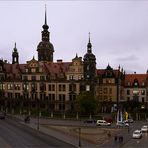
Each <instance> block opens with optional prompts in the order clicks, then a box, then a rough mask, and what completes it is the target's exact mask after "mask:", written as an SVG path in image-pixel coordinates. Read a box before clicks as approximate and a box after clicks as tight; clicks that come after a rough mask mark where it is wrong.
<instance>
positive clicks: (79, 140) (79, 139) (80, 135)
mask: <svg viewBox="0 0 148 148" xmlns="http://www.w3.org/2000/svg"><path fill="white" fill-rule="evenodd" d="M79 147H81V128H80V127H79Z"/></svg>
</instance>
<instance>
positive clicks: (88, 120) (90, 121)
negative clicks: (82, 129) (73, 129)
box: [84, 119, 96, 123]
mask: <svg viewBox="0 0 148 148" xmlns="http://www.w3.org/2000/svg"><path fill="white" fill-rule="evenodd" d="M84 123H96V120H95V119H87V120H85V121H84Z"/></svg>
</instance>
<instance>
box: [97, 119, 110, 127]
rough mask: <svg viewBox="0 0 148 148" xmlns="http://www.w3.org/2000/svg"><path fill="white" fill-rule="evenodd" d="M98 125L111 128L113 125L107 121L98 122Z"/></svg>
mask: <svg viewBox="0 0 148 148" xmlns="http://www.w3.org/2000/svg"><path fill="white" fill-rule="evenodd" d="M96 124H97V125H98V126H100V125H105V126H110V125H111V123H109V122H106V121H105V120H97V123H96Z"/></svg>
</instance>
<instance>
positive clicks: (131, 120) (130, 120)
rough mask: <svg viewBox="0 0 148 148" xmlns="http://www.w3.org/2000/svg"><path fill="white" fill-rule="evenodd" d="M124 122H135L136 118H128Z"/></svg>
mask: <svg viewBox="0 0 148 148" xmlns="http://www.w3.org/2000/svg"><path fill="white" fill-rule="evenodd" d="M124 122H125V123H133V122H134V120H133V119H127V120H125V121H124Z"/></svg>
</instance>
